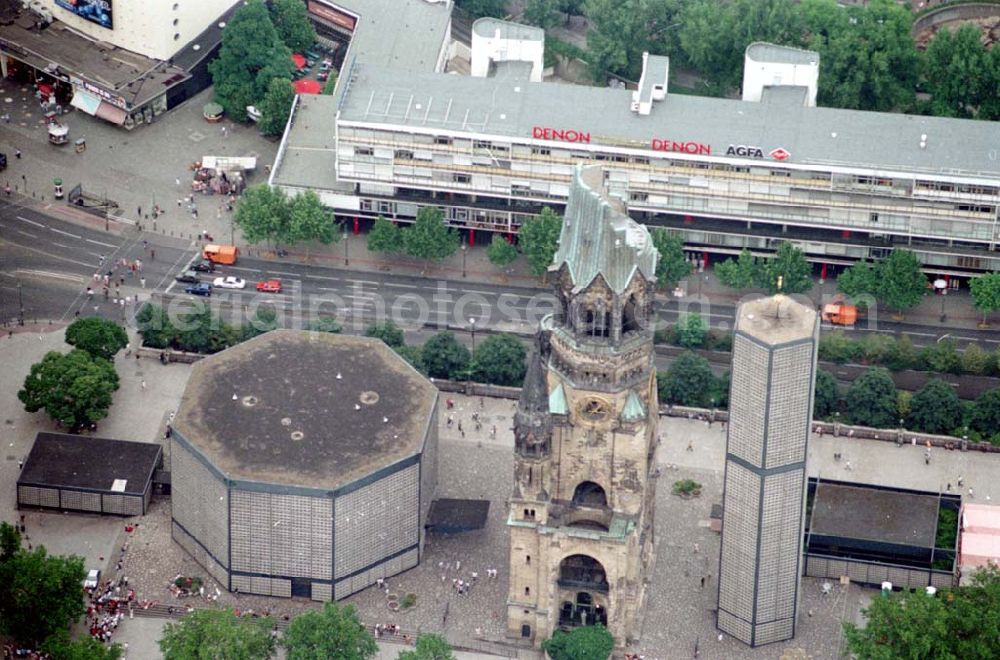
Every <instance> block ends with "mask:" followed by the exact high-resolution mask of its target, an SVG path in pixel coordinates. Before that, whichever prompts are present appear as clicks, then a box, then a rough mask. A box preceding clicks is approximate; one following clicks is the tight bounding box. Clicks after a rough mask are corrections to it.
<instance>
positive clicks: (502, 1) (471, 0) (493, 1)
mask: <svg viewBox="0 0 1000 660" xmlns="http://www.w3.org/2000/svg"><path fill="white" fill-rule="evenodd" d="M455 4H457V5H458V6H459V7H460V8H461V9H462V10H463V11H464V12H465V13H466V14H468V15H469V18H473V19H476V18H483V17H485V16H491V17H493V18H503V17H504V16H506V15H507V10H506V8H505V7H506V4H507V0H456V3H455Z"/></svg>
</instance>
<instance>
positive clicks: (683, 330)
mask: <svg viewBox="0 0 1000 660" xmlns="http://www.w3.org/2000/svg"><path fill="white" fill-rule="evenodd" d="M705 334H706V331H705V321H704V319H702V318H701V314H682V315H681V317H680V318H679V319H677V343H678V345H680V346H683V347H684V348H701V347H702V346H704V345H705Z"/></svg>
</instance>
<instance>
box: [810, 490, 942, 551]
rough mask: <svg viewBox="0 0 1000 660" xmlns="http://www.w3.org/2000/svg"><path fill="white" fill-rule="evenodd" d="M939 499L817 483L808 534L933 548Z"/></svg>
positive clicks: (892, 491) (929, 496) (898, 492)
mask: <svg viewBox="0 0 1000 660" xmlns="http://www.w3.org/2000/svg"><path fill="white" fill-rule="evenodd" d="M937 500H938V498H937V497H936V496H935V495H933V494H931V493H927V494H925V495H922V494H919V493H914V492H912V491H900V490H895V489H882V488H872V487H870V486H864V485H861V484H855V485H846V484H835V483H828V482H820V483H819V484H818V485H817V486H816V494H815V497H814V499H813V513H812V526H811V527H810V530H809V531H810V533H812V534H822V535H825V536H840V537H843V538H848V539H863V540H866V541H881V542H883V543H898V544H901V545H912V546H917V547H921V548H933V547H934V542H935V538H936V535H937V522H938V520H937V517H938V501H937Z"/></svg>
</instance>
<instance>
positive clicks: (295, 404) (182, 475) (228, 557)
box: [171, 330, 438, 600]
mask: <svg viewBox="0 0 1000 660" xmlns="http://www.w3.org/2000/svg"><path fill="white" fill-rule="evenodd" d="M437 410H438V393H437V389H436V388H435V387H434V386H433V385H432V384H431V383H430V382H429V381H428V380H427V379H426V378H424V377H423V376H422V375H421V374H419V373H418V372H417V371H416V370H415V369H413V367H411V366H410V365H409V364H408V363H407V362H406V361H404V360H403V359H402V358H401V357H399V356H398V355H396V353H395V352H393V351H392V349H390V348H389V347H388V346H386V345H385V344H384V343H383V342H382V341H380V340H377V339H369V338H364V337H352V336H348V335H335V334H330V333H312V332H304V331H292V330H275V331H272V332H269V333H266V334H264V335H261V336H259V337H256V338H254V339H251V340H249V341H246V342H243V343H241V344H239V345H237V346H234V347H232V348H229V349H227V350H225V351H223V352H221V353H218V354H216V355H212V356H209V357H207V358H205V359H204V360H201V361H199V362H197V363H196V364H195V365H194V367H193V370H192V374H191V378H190V380H189V381H188V386H187V388H186V389H185V391H184V396H183V398H182V400H181V405H180V408H179V409H178V412H177V416H176V418H175V420H174V425H173V431H174V432H173V435H172V438H171V443H172V444H171V482H172V483H171V507H172V510H171V519H172V522H173V528H172V529H173V531H172V534H173V538H174V540H176V541H177V542H178V543H179V544H180V545H181V546H182V547H183V548H184V549H185V550H187V551H188V552H189V553H190V554H191V555H192V556H193V557H194V558H195V559H196V560H197V561H198V562H199V563H200V564H202V565H203V566H204V567H205V568H206V570H207V571H208V572H209V573H210V574H211V575H212V576H213V577H214V578H215V579H217V580H218V581H219V582H220V583H221V584H222V585H224V586H225V587H226V588H227V589H230V590H238V591H240V592H242V593H255V594H263V595H269V596H284V597H288V596H303V597H308V598H312V599H314V600H330V599H332V598H336V599H339V598H344V597H346V596H348V595H350V594H352V593H354V592H356V591H359V590H361V589H364V588H365V587H367V586H369V585H371V584H373V583H375V581H376V580H377V579H378V578H384V577H388V576H391V575H395V574H397V573H399V572H401V571H404V570H406V569H409V568H412V567H414V566H416V565H417V563H418V561H419V560H420V556H421V552H422V548H423V541H424V525H425V523H426V520H427V515H428V509H429V508H430V502H431V499H432V497H433V493H434V487H435V483H436V479H437V426H438V424H437V414H438V412H437Z"/></svg>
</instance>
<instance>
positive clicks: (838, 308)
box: [823, 302, 858, 327]
mask: <svg viewBox="0 0 1000 660" xmlns="http://www.w3.org/2000/svg"><path fill="white" fill-rule="evenodd" d="M823 320H824V321H827V322H829V323H832V324H834V325H846V326H849V327H854V324H855V323H857V322H858V308H857V307H855V306H854V305H848V304H845V303H843V302H835V303H830V304H829V305H823Z"/></svg>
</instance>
